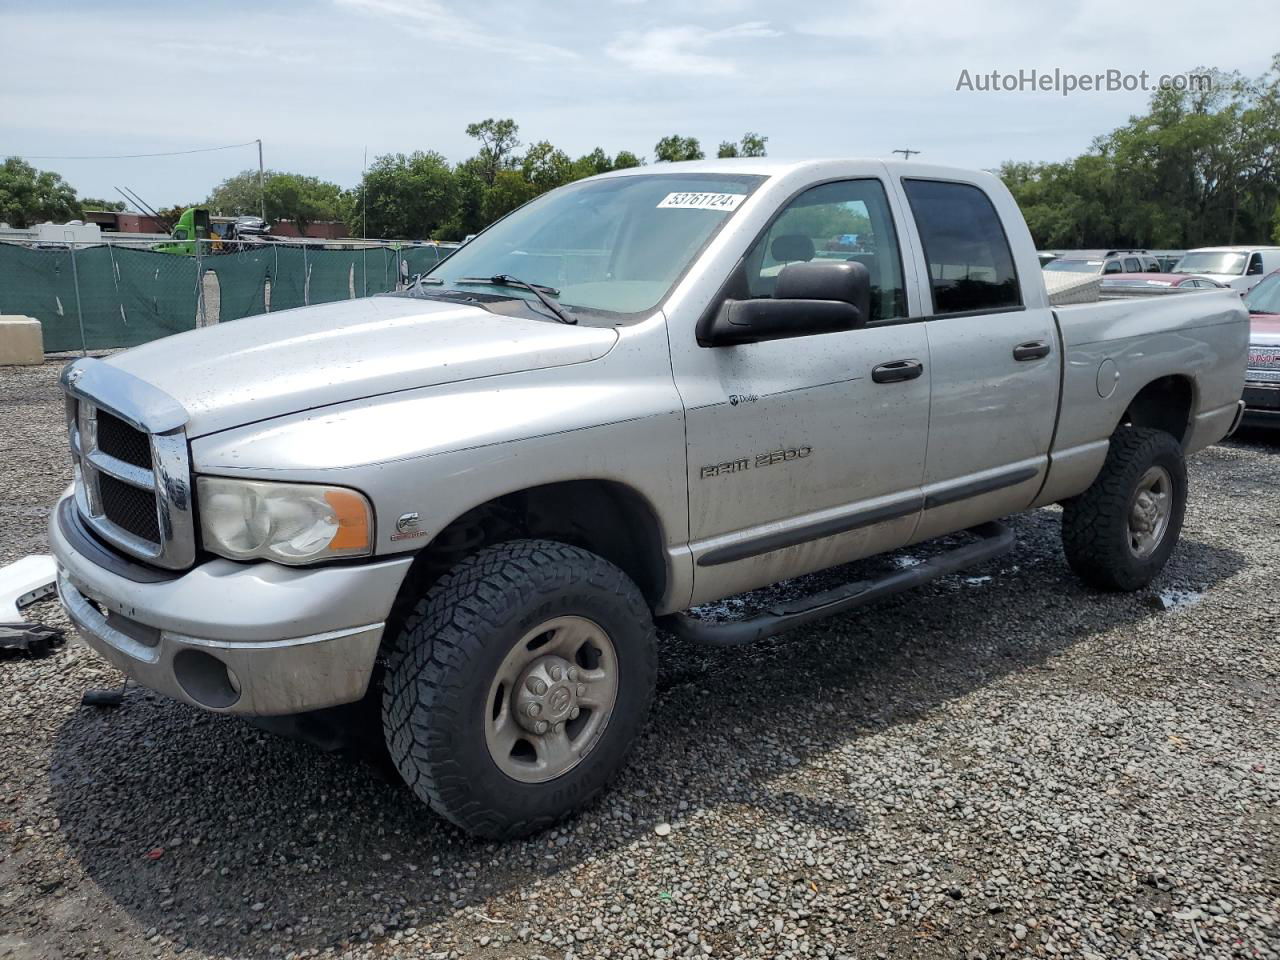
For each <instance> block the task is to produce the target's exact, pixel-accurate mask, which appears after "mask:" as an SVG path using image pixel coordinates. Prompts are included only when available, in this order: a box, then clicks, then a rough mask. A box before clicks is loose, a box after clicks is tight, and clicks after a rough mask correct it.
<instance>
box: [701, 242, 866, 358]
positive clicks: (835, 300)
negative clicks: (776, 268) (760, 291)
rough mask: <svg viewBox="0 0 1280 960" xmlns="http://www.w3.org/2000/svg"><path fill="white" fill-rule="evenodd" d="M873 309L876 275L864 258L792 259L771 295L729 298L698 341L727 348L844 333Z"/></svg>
mask: <svg viewBox="0 0 1280 960" xmlns="http://www.w3.org/2000/svg"><path fill="white" fill-rule="evenodd" d="M870 314H871V274H870V273H869V272H868V271H867V268H866V267H865V266H863V265H862V264H861V263H857V262H854V261H848V260H811V261H806V262H802V263H789V264H787V265H786V266H785V267H783V268H782V270H781V272H779V274H778V279H777V282H776V283H775V285H774V290H773V296H772V297H771V298H769V299H759V300H726V301H725V302H724V303H723V304H722V305H721V307H720V310H719V312H717V313H716V314H715V316H714V317H712V318H711V322H710V324H707V325H706V329H699V331H698V343H699V344H700V345H701V346H704V347H723V346H731V345H734V344H740V343H759V342H760V341H762V340H783V339H787V338H790V337H810V336H815V335H817V334H820V333H839V332H841V331H844V330H856V329H858V328H859V327H862V326H865V325H866V322H867V318H868V317H869V316H870ZM699 326H700V327H701V326H703V325H701V324H700V325H699Z"/></svg>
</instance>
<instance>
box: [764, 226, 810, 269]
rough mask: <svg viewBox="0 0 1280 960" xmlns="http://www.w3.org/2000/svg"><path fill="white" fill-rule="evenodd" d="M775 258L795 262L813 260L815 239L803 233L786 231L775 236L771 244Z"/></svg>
mask: <svg viewBox="0 0 1280 960" xmlns="http://www.w3.org/2000/svg"><path fill="white" fill-rule="evenodd" d="M769 252H770V253H771V254H773V259H775V260H777V261H778V262H779V263H795V262H796V261H797V260H812V259H813V254H814V249H813V241H812V240H810V239H809V238H808V237H806V236H805V235H804V234H801V233H784V234H783V235H782V236H780V237H774V238H773V243H772V244H770V246H769Z"/></svg>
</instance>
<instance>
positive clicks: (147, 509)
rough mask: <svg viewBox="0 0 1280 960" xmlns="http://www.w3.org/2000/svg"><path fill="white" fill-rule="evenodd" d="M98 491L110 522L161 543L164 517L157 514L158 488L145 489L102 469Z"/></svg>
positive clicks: (146, 538)
mask: <svg viewBox="0 0 1280 960" xmlns="http://www.w3.org/2000/svg"><path fill="white" fill-rule="evenodd" d="M98 493H99V494H100V495H101V497H102V515H103V517H105V518H106V520H107V521H108V522H109V523H114V524H115V525H116V526H117V527H120V528H121V529H122V530H126V531H128V532H129V533H131V534H133V535H134V536H135V537H137V538H138V539H139V540H145V541H147V542H148V543H154V544H155V545H156V546H159V545H160V521H159V519H158V518H157V516H156V495H155V492H154V491H151V490H141V489H139V488H138V487H134V486H130V485H129V484H127V483H125V482H124V481H122V480H117V479H116V478H115V477H113V476H111V474H109V473H100V474H98Z"/></svg>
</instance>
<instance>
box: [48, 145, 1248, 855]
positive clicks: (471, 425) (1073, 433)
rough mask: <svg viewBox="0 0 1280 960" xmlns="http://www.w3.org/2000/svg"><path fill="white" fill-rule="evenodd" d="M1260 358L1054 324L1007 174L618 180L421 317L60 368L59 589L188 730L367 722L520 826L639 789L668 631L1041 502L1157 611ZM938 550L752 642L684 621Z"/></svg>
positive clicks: (410, 774)
mask: <svg viewBox="0 0 1280 960" xmlns="http://www.w3.org/2000/svg"><path fill="white" fill-rule="evenodd" d="M851 237H856V241H851V240H850V239H849V238H851ZM1248 337H1249V321H1248V317H1247V315H1246V313H1245V310H1244V307H1243V306H1242V305H1241V302H1240V298H1239V296H1238V295H1236V294H1235V293H1234V292H1231V291H1222V292H1221V293H1218V292H1207V293H1202V294H1196V295H1190V296H1181V297H1166V298H1160V299H1159V300H1153V301H1150V302H1144V301H1117V302H1107V303H1087V304H1082V305H1076V306H1071V307H1067V308H1064V309H1058V310H1055V309H1052V308H1051V307H1050V306H1049V304H1048V301H1047V298H1046V294H1045V288H1044V284H1043V282H1042V279H1041V273H1040V264H1039V261H1038V259H1037V257H1036V251H1035V247H1034V246H1033V244H1032V240H1031V236H1030V234H1029V232H1028V231H1027V228H1026V226H1025V224H1024V223H1023V221H1022V218H1021V216H1020V215H1019V212H1018V208H1017V206H1016V205H1015V203H1014V201H1013V199H1012V197H1011V196H1010V195H1009V193H1008V191H1006V190H1005V188H1004V187H1003V186H1002V185H1001V184H1000V182H999V181H998V180H997V179H995V178H993V177H990V176H988V175H986V174H981V173H970V172H966V171H963V170H954V169H947V168H943V167H934V166H929V165H924V164H919V163H885V162H882V161H878V160H829V161H828V160H824V161H811V162H799V163H784V162H778V161H773V160H769V159H760V160H726V161H714V162H710V161H709V162H697V163H675V164H658V165H655V166H652V167H640V168H637V169H632V170H623V171H617V172H614V173H610V174H605V175H603V176H600V177H593V178H591V179H588V180H583V181H579V182H577V183H573V184H570V185H568V186H565V187H562V188H560V189H558V190H554V191H552V192H550V193H547V194H545V195H543V196H541V197H539V198H537V199H536V200H533V201H532V202H530V203H529V204H527V205H526V206H523V207H521V208H520V209H518V210H516V211H515V212H513V213H511V214H510V215H508V216H507V217H505V218H503V219H502V220H500V221H498V222H497V223H495V224H494V225H492V226H491V227H489V228H488V229H487V230H485V231H484V232H483V233H482V234H480V235H479V236H477V237H476V238H475V239H474V240H472V241H471V242H470V243H468V244H467V245H465V246H463V247H462V248H461V249H459V250H458V251H457V252H456V253H454V254H453V255H452V256H451V257H449V258H448V259H446V260H444V261H443V262H441V263H440V264H438V265H437V266H435V267H434V268H433V269H432V270H431V272H430V273H428V274H426V275H424V276H422V277H419V278H417V280H416V281H415V282H414V283H413V285H412V287H411V288H410V289H409V290H407V291H406V292H404V293H401V294H397V295H389V296H380V297H374V298H372V299H365V300H352V301H349V302H344V303H336V304H329V305H325V306H316V307H310V308H304V309H300V310H291V311H285V312H281V313H274V314H270V315H266V316H260V317H256V318H252V319H246V320H238V321H235V322H234V323H226V324H222V325H220V326H215V327H211V328H207V329H202V330H198V331H195V332H192V333H186V334H182V335H179V336H174V337H169V338H167V339H164V340H159V341H156V342H154V343H150V344H147V345H145V346H141V347H138V348H136V349H133V350H130V351H128V352H125V353H121V354H118V355H116V356H112V357H111V358H109V359H107V360H94V359H86V360H79V361H76V362H75V363H72V364H70V365H69V366H68V368H67V369H66V371H65V373H64V375H63V385H64V389H65V393H66V405H67V423H68V426H69V431H70V445H71V453H72V458H73V460H74V464H75V482H74V485H73V487H72V489H71V490H69V491H68V492H67V493H66V495H65V496H64V497H63V498H62V500H61V501H60V502H59V503H58V504H57V507H56V509H55V510H54V511H53V517H52V521H51V523H50V529H49V534H50V539H51V542H52V548H53V552H54V554H55V555H56V557H57V562H58V566H59V578H58V586H59V592H60V595H61V599H62V603H63V604H64V606H65V608H66V611H67V613H68V615H69V616H70V618H71V619H72V620H73V621H74V623H75V624H76V626H77V628H78V630H79V631H80V633H81V634H83V636H84V638H85V640H86V641H87V642H88V643H89V645H91V646H92V647H93V648H94V649H95V650H97V651H98V652H99V653H100V654H101V655H102V656H103V657H105V658H106V659H108V660H110V661H111V662H112V663H114V664H116V665H117V666H119V667H120V668H121V669H122V670H124V671H125V672H126V673H127V674H129V675H130V676H131V677H133V678H134V679H135V680H136V681H137V682H138V683H141V684H143V685H145V686H147V687H150V688H152V689H155V690H158V691H161V692H163V693H165V694H168V695H170V696H172V697H176V698H178V699H179V700H182V701H185V702H187V703H189V704H194V705H195V706H198V707H202V708H205V709H207V710H214V711H219V712H223V713H237V714H248V715H258V716H263V715H296V714H304V713H307V712H310V711H318V710H320V708H327V707H332V706H334V705H337V704H350V703H354V702H360V703H362V704H370V703H376V704H377V705H378V706H379V709H380V711H381V723H382V726H383V732H384V735H385V741H386V744H387V747H388V749H389V752H390V755H391V757H392V759H393V760H394V762H395V764H396V766H397V767H398V769H399V770H400V772H401V773H402V774H403V776H404V779H405V780H406V782H407V783H408V784H409V786H410V787H411V788H412V789H413V791H414V792H415V793H416V794H417V795H418V796H419V797H421V798H422V800H424V801H425V802H426V803H427V804H429V805H430V806H431V808H432V809H434V810H436V811H437V812H439V813H440V814H442V815H443V816H445V817H447V818H448V819H450V820H452V821H453V822H454V823H457V824H459V825H461V826H462V827H463V828H465V829H466V830H469V831H471V832H473V833H476V834H482V835H486V836H496V837H502V836H512V835H516V834H520V833H523V832H528V831H530V830H534V829H537V828H539V827H541V826H543V825H545V824H547V823H550V822H552V821H553V820H555V819H556V818H558V817H560V816H562V815H564V814H566V813H567V812H568V811H570V810H572V809H574V808H576V807H578V806H580V805H581V804H582V803H584V802H586V801H587V800H588V799H589V798H590V797H591V796H592V795H594V794H595V793H596V792H597V791H599V790H600V789H601V788H602V787H603V786H604V784H605V783H606V781H607V780H608V778H609V776H610V775H611V774H612V773H613V772H614V771H615V770H617V769H618V767H619V765H620V764H621V763H622V760H623V757H624V755H625V753H626V751H627V748H628V745H629V744H630V743H631V742H632V740H633V739H634V738H635V737H636V734H637V732H638V731H639V730H640V728H641V726H642V724H643V722H644V719H645V715H646V711H647V710H648V708H649V705H650V701H651V699H652V697H653V692H654V677H655V661H656V658H657V656H658V644H657V642H656V632H655V619H657V620H658V622H659V623H660V624H662V625H665V627H666V628H667V629H669V630H671V631H673V632H675V633H676V634H679V635H682V636H685V637H688V638H690V639H693V640H698V641H704V642H708V643H714V644H735V643H741V642H745V641H748V640H751V639H753V638H754V637H758V636H763V635H768V634H775V633H779V632H781V631H784V630H786V629H788V628H791V627H794V626H797V625H799V624H801V623H805V622H807V621H809V620H812V619H814V618H816V617H820V616H830V615H832V614H836V613H841V612H845V611H848V610H851V609H854V608H856V607H857V606H859V605H861V604H865V603H867V602H869V601H871V600H873V599H875V598H877V597H882V596H885V595H886V594H889V593H892V592H894V591H897V590H901V589H903V588H905V587H908V586H911V585H913V584H917V583H921V582H923V581H925V580H927V579H929V578H931V577H936V576H939V575H941V574H944V573H948V572H951V571H954V570H958V569H960V568H962V567H964V566H967V565H970V564H973V563H977V562H979V561H981V560H984V559H987V558H990V557H993V556H996V555H997V554H999V553H1002V552H1004V551H1007V550H1009V549H1010V547H1011V540H1012V536H1011V533H1010V531H1009V530H1008V529H1007V528H1006V527H1004V526H1003V525H1001V524H1000V523H999V518H1001V517H1004V516H1006V515H1008V514H1012V513H1016V512H1018V511H1022V510H1028V509H1031V508H1035V507H1039V506H1042V505H1045V504H1053V503H1061V504H1063V507H1064V509H1063V513H1062V537H1063V543H1064V546H1065V552H1066V557H1067V561H1068V562H1069V564H1070V565H1071V567H1072V568H1073V569H1074V570H1075V571H1076V572H1077V573H1078V574H1079V575H1080V576H1081V577H1083V578H1084V579H1085V580H1086V581H1088V582H1090V583H1091V584H1094V585H1096V586H1098V587H1100V588H1103V589H1113V590H1133V589H1136V588H1139V587H1141V586H1143V585H1145V584H1147V583H1148V582H1149V581H1151V579H1152V578H1153V577H1155V576H1156V575H1157V574H1158V573H1159V571H1160V570H1161V568H1162V567H1163V566H1164V564H1165V561H1166V560H1167V559H1168V557H1169V554H1170V552H1171V551H1172V550H1173V549H1174V545H1175V543H1176V541H1177V539H1178V534H1179V531H1180V528H1181V525H1182V518H1183V510H1184V506H1185V503H1186V497H1187V477H1186V470H1185V466H1184V460H1185V458H1186V457H1187V456H1188V455H1190V454H1192V453H1195V452H1196V451H1197V450H1200V449H1201V448H1203V447H1204V446H1206V445H1207V444H1210V443H1213V442H1214V441H1216V440H1219V439H1220V438H1222V437H1224V436H1225V435H1227V434H1228V433H1229V432H1230V431H1231V430H1232V429H1234V427H1235V425H1236V423H1237V422H1238V420H1239V418H1240V415H1241V403H1240V396H1241V390H1242V385H1243V379H1244V371H1245V363H1246V356H1247V349H1248ZM952 534H955V535H956V536H955V538H954V539H953V540H949V541H947V544H946V546H947V549H946V550H944V551H942V552H940V553H937V554H936V555H934V556H933V558H932V559H930V560H929V561H927V562H925V563H922V564H920V565H918V566H913V567H910V568H908V569H899V570H897V571H896V572H894V573H889V574H885V575H882V576H872V577H871V578H869V579H864V580H859V581H858V582H853V583H849V584H847V585H845V586H842V587H838V588H834V589H826V590H825V591H823V592H821V593H819V594H817V595H813V596H807V597H801V598H799V599H791V600H788V601H787V602H785V603H777V604H774V605H772V606H768V607H766V608H765V609H762V610H761V611H759V612H758V613H757V614H756V615H754V616H750V617H746V618H744V619H739V620H735V621H729V622H718V621H715V620H711V619H703V618H700V617H699V616H697V615H691V614H690V613H689V612H688V611H689V610H690V608H693V607H696V606H699V605H704V604H707V603H709V602H710V601H713V600H716V599H718V598H723V597H727V596H730V595H736V594H739V593H742V592H744V591H750V590H752V589H754V588H758V587H761V586H763V585H768V584H772V583H775V582H778V581H781V580H784V579H788V578H794V577H797V576H798V575H801V574H805V573H808V572H811V571H817V570H820V569H825V568H830V567H834V566H836V565H840V564H845V563H847V562H850V561H853V560H856V559H859V558H863V557H868V556H871V555H873V554H879V553H883V552H886V551H892V550H895V549H897V548H900V547H903V546H905V545H907V544H912V543H917V542H919V541H924V540H930V539H933V538H939V537H943V536H944V535H952ZM850 632H851V633H856V625H855V624H853V623H851V624H850Z"/></svg>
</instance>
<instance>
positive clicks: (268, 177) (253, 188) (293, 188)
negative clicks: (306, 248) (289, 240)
mask: <svg viewBox="0 0 1280 960" xmlns="http://www.w3.org/2000/svg"><path fill="white" fill-rule="evenodd" d="M263 182H264V184H265V189H263V188H260V187H259V186H258V171H257V170H244V171H241V172H240V173H237V174H236V175H235V176H233V177H228V178H227V179H226V180H223V181H222V183H220V184H218V185H217V186H216V187H214V188H213V192H212V193H210V194H209V199H208V200H207V201H206V205H207V206H208V207H209V210H210V212H211V213H214V214H218V215H220V216H225V217H237V216H246V215H249V216H257V215H258V213H259V211H261V210H262V209H264V207H265V210H266V218H267V221H268V222H270V223H276V222H279V221H281V220H289V221H292V222H293V224H294V225H295V226H296V227H297V228H298V233H300V234H302V235H303V236H306V233H307V227H308V226H309V225H311V224H313V223H315V222H317V221H319V220H338V219H341V217H342V215H343V212H344V210H345V207H346V201H345V198H344V196H343V191H342V188H341V187H340V186H338V185H337V184H336V183H330V182H328V181H327V180H321V179H320V178H319V177H309V176H306V175H304V174H301V173H281V172H280V171H278V170H267V171H265V172H264V174H263Z"/></svg>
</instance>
